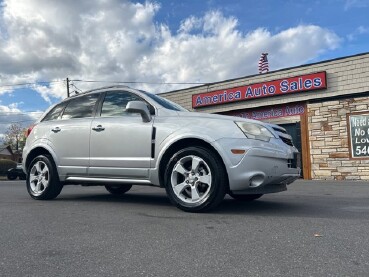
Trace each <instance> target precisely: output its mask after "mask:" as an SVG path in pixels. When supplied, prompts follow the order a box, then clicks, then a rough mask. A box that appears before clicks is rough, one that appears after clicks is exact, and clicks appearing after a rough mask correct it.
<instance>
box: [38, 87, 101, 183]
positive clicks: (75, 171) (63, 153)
mask: <svg viewBox="0 0 369 277" xmlns="http://www.w3.org/2000/svg"><path fill="white" fill-rule="evenodd" d="M98 97H99V94H98V93H95V94H88V95H83V96H80V97H76V98H73V99H71V100H69V101H67V102H66V103H64V106H65V108H64V110H63V111H62V112H61V115H60V116H58V118H57V119H55V118H53V116H51V119H53V120H50V121H47V122H45V124H44V123H43V125H46V126H43V127H44V128H45V127H46V128H48V132H49V135H48V144H49V145H50V146H51V148H52V149H53V150H54V152H55V154H56V157H57V165H58V171H59V174H60V175H62V176H85V175H87V168H88V165H89V150H90V149H89V139H90V132H91V122H92V119H93V117H94V115H95V112H96V104H97V100H98ZM50 114H51V115H52V114H53V113H52V111H51V112H50Z"/></svg>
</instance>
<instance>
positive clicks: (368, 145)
mask: <svg viewBox="0 0 369 277" xmlns="http://www.w3.org/2000/svg"><path fill="white" fill-rule="evenodd" d="M160 95H161V96H163V97H165V98H168V99H170V100H172V101H174V102H176V103H178V104H180V105H181V106H183V107H185V108H187V109H189V110H193V111H197V112H206V113H217V114H224V115H233V116H240V117H245V118H252V119H257V120H261V121H266V122H271V123H275V124H279V125H281V126H283V127H285V128H286V130H287V132H288V133H289V134H291V136H292V137H293V140H294V143H295V146H296V147H297V148H298V149H299V150H300V152H301V153H302V164H303V166H302V167H303V168H302V171H303V177H304V179H315V180H319V179H321V180H324V179H329V180H369V53H363V54H359V55H355V56H349V57H343V58H339V59H334V60H329V61H324V62H319V63H314V64H308V65H303V66H298V67H292V68H286V69H282V70H278V71H272V72H269V73H266V74H258V75H252V76H246V77H242V78H237V79H232V80H225V81H222V82H216V83H211V84H206V85H202V86H197V87H192V88H188V89H183V90H177V91H172V92H167V93H162V94H160Z"/></svg>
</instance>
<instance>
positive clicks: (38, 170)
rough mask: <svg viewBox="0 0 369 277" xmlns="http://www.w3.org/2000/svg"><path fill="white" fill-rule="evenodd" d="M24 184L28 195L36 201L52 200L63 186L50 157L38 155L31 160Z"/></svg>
mask: <svg viewBox="0 0 369 277" xmlns="http://www.w3.org/2000/svg"><path fill="white" fill-rule="evenodd" d="M26 184H27V190H28V193H29V195H30V196H31V197H32V198H34V199H36V200H49V199H54V198H55V197H57V196H58V195H59V193H60V191H61V190H62V188H63V185H62V184H61V183H60V181H59V176H58V174H57V171H56V166H55V164H54V161H53V160H52V158H51V156H49V155H40V156H37V157H36V158H35V159H33V161H32V162H31V164H30V166H29V167H28V170H27V179H26Z"/></svg>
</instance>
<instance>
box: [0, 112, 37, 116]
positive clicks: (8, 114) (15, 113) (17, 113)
mask: <svg viewBox="0 0 369 277" xmlns="http://www.w3.org/2000/svg"><path fill="white" fill-rule="evenodd" d="M43 113H44V112H42V111H33V112H31V111H30V112H0V116H27V115H28V116H32V115H37V114H40V115H41V114H43Z"/></svg>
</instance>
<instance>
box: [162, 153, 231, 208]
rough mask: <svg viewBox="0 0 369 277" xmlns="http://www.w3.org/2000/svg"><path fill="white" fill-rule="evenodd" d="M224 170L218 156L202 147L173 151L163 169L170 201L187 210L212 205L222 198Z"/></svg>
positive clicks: (224, 183) (225, 185) (224, 181)
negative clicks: (165, 167) (164, 169)
mask: <svg viewBox="0 0 369 277" xmlns="http://www.w3.org/2000/svg"><path fill="white" fill-rule="evenodd" d="M226 176H227V175H226V172H225V169H224V166H223V163H222V161H221V160H220V158H219V157H218V156H217V155H215V154H214V153H213V152H212V151H210V150H208V149H206V148H202V147H188V148H185V149H183V150H180V151H178V152H177V153H175V154H174V155H173V156H172V158H171V159H170V161H169V164H168V167H167V169H166V172H165V188H166V191H167V194H168V197H169V199H170V201H171V202H172V203H173V204H174V205H175V206H177V207H178V208H179V209H181V210H183V211H186V212H202V211H207V210H210V209H212V208H215V207H216V206H217V205H218V204H219V203H220V202H221V201H222V200H223V198H224V195H225V193H226V188H227V178H226Z"/></svg>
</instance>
